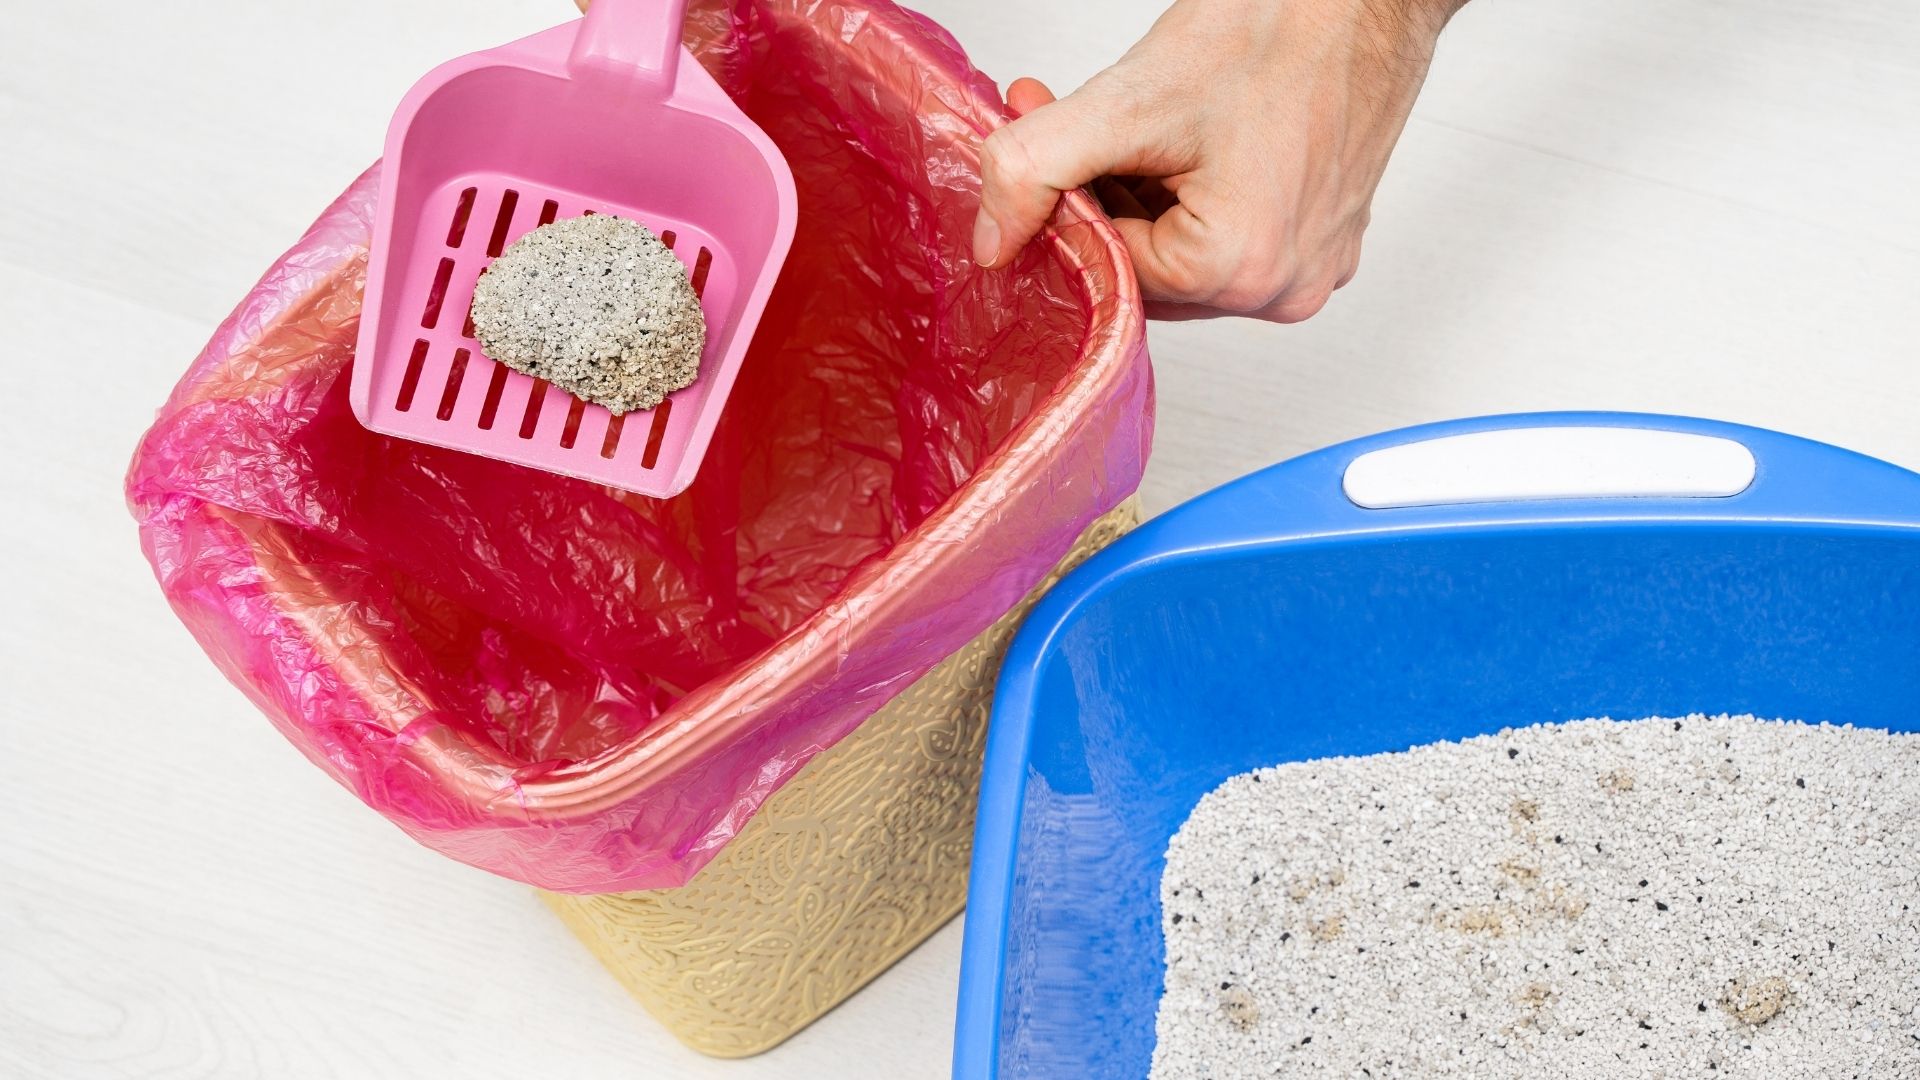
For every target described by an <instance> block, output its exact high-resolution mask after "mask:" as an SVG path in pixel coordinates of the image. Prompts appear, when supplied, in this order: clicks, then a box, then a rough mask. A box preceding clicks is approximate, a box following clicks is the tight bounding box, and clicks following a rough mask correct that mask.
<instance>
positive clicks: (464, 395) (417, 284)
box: [369, 173, 738, 486]
mask: <svg viewBox="0 0 1920 1080" xmlns="http://www.w3.org/2000/svg"><path fill="white" fill-rule="evenodd" d="M589 213H591V214H615V215H618V216H620V217H624V218H628V219H630V220H633V221H638V222H639V223H640V224H642V225H645V226H646V227H647V228H649V229H652V230H653V231H654V232H656V233H658V234H660V239H661V240H662V241H664V242H665V243H666V245H667V246H668V247H670V248H672V249H673V252H674V254H675V255H677V256H679V258H680V261H681V262H682V263H683V264H685V266H686V267H687V272H688V274H689V276H690V278H691V280H692V283H693V291H694V292H695V293H697V294H699V296H700V301H701V306H702V308H703V309H704V310H705V311H706V313H707V315H708V321H709V323H710V324H712V323H715V322H717V319H718V316H717V314H716V313H721V312H725V311H727V310H728V309H729V306H730V305H731V304H732V303H733V301H734V295H733V294H734V290H735V288H736V286H737V284H738V282H737V280H736V278H735V276H734V274H733V271H732V267H731V264H730V262H729V260H728V259H727V257H726V253H725V252H724V251H723V250H722V249H721V248H720V247H719V246H718V245H717V244H716V243H715V242H714V240H713V238H712V237H710V236H708V235H707V234H706V233H704V232H702V231H701V230H700V229H699V228H698V227H696V226H694V225H691V224H688V223H687V222H684V221H675V220H669V219H665V218H662V217H660V216H659V215H657V214H654V215H649V214H648V213H647V212H646V211H643V210H639V209H636V208H632V207H625V206H616V205H611V204H609V203H606V202H604V201H597V200H594V199H590V198H588V197H587V196H584V195H580V194H578V193H576V192H570V191H561V190H556V189H554V188H553V187H551V186H547V187H545V188H542V187H539V186H537V185H535V184H533V183H531V182H528V183H517V182H514V181H513V180H512V179H511V178H505V177H501V176H499V175H497V174H491V173H488V174H477V175H471V176H466V177H460V178H456V179H454V180H452V181H450V182H448V183H446V184H445V185H443V186H442V187H440V188H439V189H438V190H436V191H435V192H433V193H432V194H431V195H429V196H428V197H427V198H426V200H425V201H424V203H423V205H422V212H421V215H420V218H419V222H418V230H417V235H416V237H415V239H414V246H413V250H414V251H415V252H416V253H418V257H416V258H415V259H413V260H411V261H410V262H409V263H408V264H407V267H406V271H407V272H406V273H405V274H404V275H403V276H402V277H401V279H400V280H398V281H389V282H388V286H387V287H388V289H389V290H390V297H391V299H390V300H389V301H388V302H389V303H391V304H392V305H393V308H392V311H391V317H392V318H394V319H395V320H396V321H400V320H407V321H410V322H413V323H415V324H416V325H415V330H416V332H415V334H414V339H413V343H412V347H411V349H410V350H409V351H408V353H407V360H406V363H405V364H404V365H399V364H387V365H383V366H382V367H381V368H380V369H379V370H377V371H376V372H375V373H374V379H373V384H372V388H371V401H370V402H369V406H370V416H369V423H370V426H374V427H377V428H379V429H381V430H385V431H388V432H390V433H392V434H397V435H403V436H405V437H407V438H411V439H415V440H417V441H420V442H426V443H433V444H435V445H439V446H449V447H454V448H456V449H461V450H469V451H474V452H478V453H484V454H488V455H490V456H493V457H500V458H505V459H507V460H517V461H527V459H529V458H533V459H536V460H534V461H530V462H527V463H529V464H536V465H537V466H538V467H540V468H544V469H549V470H551V471H553V472H559V473H565V474H567V475H570V476H580V477H585V478H588V479H605V477H606V475H607V473H608V472H609V471H610V470H612V469H617V470H619V472H620V473H621V474H623V475H624V474H626V473H627V472H628V471H629V470H634V469H638V470H652V469H655V468H657V467H658V465H659V463H660V461H661V460H662V458H663V456H665V457H668V458H672V457H675V456H677V452H679V451H682V450H684V448H685V446H686V444H687V442H688V440H689V439H690V438H691V435H692V420H693V418H694V417H695V416H697V415H699V413H700V411H701V409H702V407H703V406H704V405H705V403H706V396H707V393H708V391H709V388H710V386H711V385H712V384H711V381H710V380H706V379H696V380H694V382H693V384H692V385H691V386H688V387H686V388H685V389H683V390H680V391H678V392H676V393H674V394H673V395H671V396H669V397H668V399H667V400H666V401H664V402H662V403H661V404H660V406H659V407H658V408H655V409H652V410H650V411H647V412H630V413H627V414H625V415H623V416H618V417H616V416H614V415H613V414H612V413H610V412H608V411H607V410H606V409H604V408H602V407H600V406H598V405H592V404H588V403H587V402H584V401H582V400H580V399H579V398H577V397H574V396H573V395H572V394H569V393H567V392H565V391H563V390H561V389H560V388H559V387H557V386H552V385H549V384H548V383H547V382H546V381H545V380H543V379H535V378H532V377H530V376H528V375H524V374H522V373H520V372H518V371H513V370H511V369H509V368H508V367H507V366H506V365H504V364H501V363H499V362H498V361H495V360H492V359H489V358H488V357H487V356H486V355H485V354H484V353H483V352H482V350H481V348H480V344H479V342H478V341H476V340H475V339H474V336H473V321H472V317H471V314H470V309H471V307H472V304H473V288H474V285H475V284H476V283H477V282H478V281H479V280H480V274H481V272H482V271H484V270H485V269H486V268H487V266H488V264H490V263H491V262H492V261H493V260H494V259H495V258H496V257H498V256H499V254H500V252H501V251H503V250H505V248H506V247H507V246H508V245H510V244H512V243H513V242H514V241H515V240H517V239H519V238H520V237H521V236H522V235H524V234H526V233H527V232H529V231H531V230H532V229H534V228H536V227H537V226H540V225H544V224H547V223H549V222H551V221H554V220H556V219H559V218H568V217H578V216H580V215H581V214H589ZM436 252H437V254H438V258H434V257H433V255H434V253H436ZM399 336H404V335H399ZM396 340H397V339H396ZM720 344H721V342H720V340H719V336H718V335H709V337H708V339H707V348H706V354H705V355H703V356H702V357H701V370H702V372H706V371H711V370H712V369H713V366H714V365H715V363H716V358H715V355H714V354H715V353H716V352H717V350H718V349H719V347H720ZM676 420H678V422H677V423H676ZM663 452H664V454H663ZM622 486H625V485H622Z"/></svg>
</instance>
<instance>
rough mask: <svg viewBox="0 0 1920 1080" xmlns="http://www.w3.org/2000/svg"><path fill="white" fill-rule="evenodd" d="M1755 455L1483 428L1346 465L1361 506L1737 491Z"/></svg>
mask: <svg viewBox="0 0 1920 1080" xmlns="http://www.w3.org/2000/svg"><path fill="white" fill-rule="evenodd" d="M1755 468H1756V466H1755V463H1754V457H1753V452H1752V451H1751V450H1748V449H1747V448H1746V447H1745V446H1742V445H1741V444H1740V443H1738V442H1735V441H1734V440H1732V439H1724V438H1720V437H1718V436H1713V435H1698V434H1694V433H1691V432H1684V431H1659V430H1654V429H1650V428H1625V427H1533V428H1506V429H1502V430H1497V431H1476V432H1471V433H1468V434H1464V435H1447V436H1442V437H1440V438H1437V439H1428V440H1426V441H1424V442H1415V443H1406V444H1403V445H1400V446H1390V447H1387V448H1386V449H1384V450H1375V451H1372V452H1371V453H1366V454H1362V455H1360V456H1359V457H1357V458H1355V459H1354V460H1353V462H1352V463H1351V464H1349V465H1348V466H1347V471H1346V475H1345V477H1344V479H1343V480H1342V487H1343V488H1344V489H1345V491H1346V495H1347V498H1348V499H1350V500H1352V502H1353V503H1354V504H1355V505H1356V506H1361V507H1364V508H1366V509H1369V510H1387V509H1393V508H1396V507H1407V506H1442V505H1448V504H1454V503H1487V502H1513V501H1519V500H1536V499H1624V498H1669V499H1671V498H1687V499H1714V498H1726V497H1728V496H1732V495H1738V494H1740V493H1741V492H1743V491H1745V490H1747V488H1748V487H1749V486H1751V485H1752V484H1753V477H1754V472H1755Z"/></svg>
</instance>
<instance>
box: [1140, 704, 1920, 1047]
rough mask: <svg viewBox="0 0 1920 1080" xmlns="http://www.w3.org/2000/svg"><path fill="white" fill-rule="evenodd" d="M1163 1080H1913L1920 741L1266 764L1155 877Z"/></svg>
mask: <svg viewBox="0 0 1920 1080" xmlns="http://www.w3.org/2000/svg"><path fill="white" fill-rule="evenodd" d="M1162 909H1163V910H1162V924H1163V929H1164V930H1165V933H1166V941H1167V978H1166V991H1165V995H1164V997H1163V999H1162V1001H1161V1005H1160V1012H1159V1018H1158V1046H1157V1048H1156V1050H1155V1053H1154V1061H1153V1078H1154V1080H1202V1078H1206V1080H1240V1078H1252V1077H1260V1078H1263V1080H1270V1078H1275V1077H1341V1078H1343V1080H1344V1078H1350V1077H1359V1078H1369V1077H1370V1078H1375V1080H1386V1078H1394V1077H1399V1078H1408V1080H1412V1078H1426V1077H1475V1078H1482V1080H1495V1078H1507V1077H1510V1078H1515V1080H1519V1078H1522V1077H1524V1078H1528V1080H1533V1078H1536V1077H1542V1076H1552V1077H1564V1078H1569V1080H1583V1078H1601V1077H1605V1078H1608V1080H1614V1078H1624V1077H1648V1078H1679V1077H1714V1078H1739V1077H1753V1078H1761V1077H1764V1078H1768V1080H1776V1078H1781V1077H1822V1078H1831V1080H1839V1078H1848V1077H1860V1078H1865V1077H1875V1078H1890V1080H1899V1078H1915V1077H1920V1011H1917V1010H1920V736H1916V735H1896V734H1889V733H1887V732H1883V731H1869V730H1862V729H1854V728H1848V727H1833V726H1827V725H1820V726H1811V725H1805V724H1798V723H1781V722H1770V721H1760V720H1756V719H1753V718H1751V717H1715V718H1711V719H1709V718H1705V717H1700V716H1694V717H1686V718H1682V719H1678V720H1676V719H1659V720H1643V721H1635V722H1631V723H1616V722H1612V721H1604V720H1587V721H1579V722H1576V723H1569V724H1559V725H1549V726H1542V727H1533V728H1525V729H1520V730H1515V731H1508V732H1502V733H1500V734H1498V735H1493V736H1487V737H1484V738H1478V739H1472V740H1468V741H1466V742H1461V743H1445V744H1437V745H1432V746H1426V747H1420V748H1417V749H1414V750H1412V751H1410V752H1407V753H1400V754H1384V755H1377V756H1373V757H1366V758H1338V759H1326V760H1320V761H1312V762H1302V763H1296V764H1288V765H1283V766H1280V767H1278V768H1272V769H1263V770H1259V771H1257V772H1253V773H1247V774H1244V775H1242V776H1237V777H1234V778H1232V779H1231V780H1228V781H1227V782H1226V783H1225V784H1224V785H1222V786H1221V787H1220V788H1219V789H1217V790H1216V791H1214V792H1213V793H1211V794H1210V795H1208V796H1207V797H1206V798H1205V799H1203V800H1202V801H1201V803H1200V805H1199V806H1198V807H1197V808H1196V809H1195V811H1194V813H1193V815H1192V817H1191V818H1190V819H1189V820H1188V821H1187V822H1186V824H1185V825H1183V826H1182V828H1181V829H1180V832H1179V833H1178V834H1177V835H1176V836H1175V837H1174V838H1173V841H1172V843H1171V846H1170V848H1169V851H1168V856H1167V868H1166V872H1165V876H1164V879H1163V883H1162Z"/></svg>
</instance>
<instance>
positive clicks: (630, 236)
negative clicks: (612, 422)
mask: <svg viewBox="0 0 1920 1080" xmlns="http://www.w3.org/2000/svg"><path fill="white" fill-rule="evenodd" d="M473 330H474V336H475V338H476V339H477V340H478V341H479V342H480V347H481V349H483V350H484V351H485V352H486V354H487V356H488V357H490V358H492V359H494V360H498V361H500V362H501V363H503V364H505V365H507V366H508V367H510V368H513V369H514V370H515V371H519V372H523V373H525V374H527V375H531V376H533V377H535V378H539V379H546V380H547V381H548V382H550V383H552V384H553V385H555V386H558V387H560V388H561V389H563V390H566V391H567V392H569V393H571V394H573V395H574V396H576V397H579V398H583V399H585V400H587V401H590V402H593V403H594V404H596V405H603V406H605V407H606V408H607V409H608V411H610V412H612V413H614V414H615V415H619V414H621V413H626V412H632V411H635V410H644V409H651V408H653V407H654V406H656V405H658V404H660V402H661V401H662V400H664V399H665V398H666V396H667V395H668V394H671V393H673V392H674V391H675V390H679V389H681V388H683V387H685V386H688V385H690V384H691V383H692V382H693V380H694V379H695V378H697V377H698V376H699V374H700V353H701V351H702V350H703V349H704V348H705V347H706V343H707V324H706V319H705V317H704V316H703V315H702V313H701V310H700V297H699V296H698V295H696V294H695V293H694V290H693V285H692V283H691V282H690V281H689V280H688V277H687V268H686V267H685V266H684V265H682V264H681V262H680V260H679V259H678V258H676V257H675V256H674V254H673V252H672V250H670V249H669V248H668V247H667V246H666V244H664V243H662V242H661V240H660V238H659V237H658V236H655V235H654V234H653V232H652V231H651V230H649V229H648V228H647V227H646V226H644V225H641V224H639V223H638V222H633V221H628V220H626V219H625V218H620V217H615V216H613V215H611V214H590V215H587V216H584V217H576V218H568V219H565V220H563V221H556V222H553V223H551V224H548V225H542V226H540V227H539V228H537V229H534V230H533V231H531V232H529V233H527V234H526V235H525V236H523V237H521V238H520V239H519V240H517V241H515V242H514V243H513V244H512V246H510V247H508V248H507V249H506V250H505V251H503V252H501V253H500V257H499V258H498V259H495V260H494V261H493V263H492V264H491V265H490V266H488V267H487V270H486V272H485V273H484V274H482V275H481V276H480V281H479V283H478V284H477V285H475V286H474V290H473Z"/></svg>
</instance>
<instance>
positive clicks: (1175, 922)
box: [1173, 911, 1186, 926]
mask: <svg viewBox="0 0 1920 1080" xmlns="http://www.w3.org/2000/svg"><path fill="white" fill-rule="evenodd" d="M1185 920H1186V916H1185V915H1182V914H1180V913H1179V912H1177V911H1176V912H1174V913H1173V925H1175V926H1179V925H1180V924H1181V923H1182V922H1183V921H1185Z"/></svg>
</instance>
